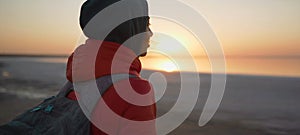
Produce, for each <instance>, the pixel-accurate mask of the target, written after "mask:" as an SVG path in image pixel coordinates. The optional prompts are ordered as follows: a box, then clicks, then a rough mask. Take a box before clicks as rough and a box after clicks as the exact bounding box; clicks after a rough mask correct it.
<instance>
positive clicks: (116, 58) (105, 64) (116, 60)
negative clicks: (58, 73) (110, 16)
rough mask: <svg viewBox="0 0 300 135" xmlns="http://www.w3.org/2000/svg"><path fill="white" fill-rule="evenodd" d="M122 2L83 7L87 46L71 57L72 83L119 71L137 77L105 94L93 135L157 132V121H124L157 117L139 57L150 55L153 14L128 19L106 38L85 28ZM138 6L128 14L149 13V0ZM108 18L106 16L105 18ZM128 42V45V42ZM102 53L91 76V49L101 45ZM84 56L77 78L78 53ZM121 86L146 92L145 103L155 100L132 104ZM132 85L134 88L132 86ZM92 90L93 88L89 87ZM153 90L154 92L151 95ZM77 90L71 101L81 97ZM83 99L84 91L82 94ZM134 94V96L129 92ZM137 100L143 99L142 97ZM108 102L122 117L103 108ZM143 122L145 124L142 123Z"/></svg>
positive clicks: (99, 0) (95, 1)
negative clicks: (142, 76) (120, 92)
mask: <svg viewBox="0 0 300 135" xmlns="http://www.w3.org/2000/svg"><path fill="white" fill-rule="evenodd" d="M116 2H118V0H88V1H86V2H85V3H84V4H83V5H82V8H81V14H80V26H81V28H82V30H83V31H84V34H85V35H86V36H87V37H88V39H87V41H86V43H85V44H84V45H81V46H79V47H78V48H77V49H76V51H75V53H73V54H72V55H71V56H70V57H69V60H68V64H67V79H68V80H69V81H71V82H73V83H74V82H76V81H77V82H82V81H89V80H91V79H92V78H93V77H95V78H96V79H97V78H103V77H105V76H111V75H116V74H130V75H133V76H135V77H133V78H130V79H129V82H130V85H131V86H128V84H127V83H126V82H128V79H124V80H121V81H118V82H117V83H116V84H114V86H110V87H109V88H108V89H107V90H106V92H105V93H104V94H103V95H102V99H100V100H99V101H98V103H97V104H96V106H95V108H94V110H93V114H92V116H91V119H92V121H93V123H92V126H91V134H92V135H104V134H120V135H121V134H124V135H129V134H130V135H135V134H136V135H141V134H143V135H145V134H146V135H148V134H149V135H153V134H156V131H155V130H156V129H155V122H154V121H153V122H152V124H148V125H147V126H139V125H132V124H130V122H128V123H127V122H124V121H122V118H125V119H128V120H129V121H150V120H155V118H156V105H155V103H154V94H153V90H152V89H151V86H150V84H149V82H148V81H146V80H144V79H142V78H140V77H139V76H140V74H139V73H140V71H141V62H140V61H139V57H143V56H146V54H147V48H148V47H149V39H150V37H151V36H152V35H153V33H152V32H151V30H150V28H149V19H150V18H149V17H148V16H143V17H138V18H133V19H130V20H127V21H126V22H124V23H122V24H120V25H119V26H118V27H116V28H115V29H113V30H112V31H111V32H110V33H109V34H108V35H107V36H106V37H105V39H104V40H102V39H101V38H99V37H98V35H97V34H91V33H93V32H88V31H85V27H86V26H87V25H88V23H89V21H91V20H92V18H93V17H94V16H96V14H98V13H99V12H101V11H102V10H104V9H105V8H106V7H108V6H111V5H112V4H114V3H116ZM135 2H136V3H135V4H137V5H140V7H139V8H140V9H143V11H138V10H137V9H136V8H126V9H129V10H126V11H125V12H126V14H128V16H130V15H132V14H135V12H146V13H147V14H148V7H147V6H148V5H147V2H146V1H143V0H136V1H135ZM104 19H105V18H104ZM96 23H97V24H99V25H103V22H102V21H101V19H100V20H99V21H96ZM94 30H96V31H97V32H95V33H98V32H102V29H101V28H98V27H96V28H95V29H94ZM141 33H143V34H142V36H139V37H141V38H137V40H136V41H135V42H128V40H130V39H131V38H133V37H134V36H137V35H138V34H141ZM125 42H126V44H125ZM99 46H100V48H99V50H98V54H97V57H96V61H95V74H94V76H91V75H88V74H89V73H91V72H90V71H87V69H89V68H86V66H89V65H90V64H87V62H86V61H85V60H86V59H87V55H89V51H91V50H93V49H95V48H97V47H99ZM75 54H76V56H77V57H76V58H79V59H80V56H83V57H86V58H85V60H82V61H80V60H76V61H77V62H76V63H75V66H76V69H75V70H76V74H77V75H76V77H74V76H73V75H74V62H73V61H74V55H75ZM117 87H118V88H121V91H123V92H124V91H131V90H134V91H135V92H137V93H138V94H141V95H146V94H148V95H149V96H146V98H145V97H144V98H143V101H141V102H149V103H150V102H152V104H148V105H137V104H132V103H130V102H129V101H127V100H126V99H124V97H122V96H120V95H119V93H118V91H117V89H116V88H117ZM131 87H132V89H131ZM86 92H89V90H86ZM149 93H150V94H149ZM76 95H77V94H75V91H71V92H70V93H69V94H68V95H67V97H68V98H69V99H71V100H77V98H76ZM78 96H79V98H80V94H78ZM129 96H130V95H129ZM136 102H139V101H138V100H137V101H136ZM104 104H106V105H107V106H108V107H109V108H110V109H111V110H112V111H113V112H114V113H116V114H117V115H118V116H120V118H118V117H117V118H116V117H113V118H112V117H107V115H106V114H105V113H106V112H105V111H104V110H105V109H104V108H103V106H104ZM97 122H99V123H105V127H103V126H102V127H101V124H98V123H97ZM141 125H142V124H141ZM102 128H110V130H107V131H103V130H102ZM108 132H109V133H108Z"/></svg>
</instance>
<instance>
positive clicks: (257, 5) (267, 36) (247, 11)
mask: <svg viewBox="0 0 300 135" xmlns="http://www.w3.org/2000/svg"><path fill="white" fill-rule="evenodd" d="M182 1H184V2H187V3H188V4H190V5H192V6H193V7H194V8H195V9H196V10H198V11H199V12H201V13H202V14H203V15H204V16H205V17H206V18H207V21H208V22H209V23H210V25H211V26H212V28H213V30H214V31H215V32H216V34H217V36H218V38H219V39H220V42H221V44H222V47H223V48H224V51H225V54H226V55H299V54H300V25H299V24H300V14H299V13H300V1H299V0H264V1H261V0H244V1H240V0H226V2H224V1H223V0H213V1H202V0H197V1H196V0H182ZM82 2H83V0H80V1H74V0H64V1H61V0H43V1H36V0H26V1H20V0H9V1H0V11H1V12H0V17H1V26H0V28H1V31H0V53H6V54H9V53H14V54H15V53H17V54H69V53H70V52H71V51H72V50H73V49H74V47H75V46H76V45H77V41H78V38H79V37H80V34H81V31H80V28H79V24H78V16H79V9H80V6H81V4H82ZM191 21H193V20H191ZM151 23H152V25H151V27H152V29H153V31H154V32H162V31H164V32H166V33H170V34H171V35H170V36H173V37H174V38H176V39H178V40H179V41H182V42H183V43H184V44H186V47H187V48H188V49H189V50H192V51H195V50H197V51H198V52H195V55H196V54H202V53H200V51H199V50H201V48H200V49H199V48H197V47H199V45H198V44H199V43H198V42H197V41H196V40H195V39H193V37H192V35H191V34H189V33H188V32H187V31H185V30H184V29H181V28H180V27H179V26H177V25H175V24H174V23H172V22H163V21H162V20H159V19H155V18H153V19H152V22H151ZM168 27H170V28H168ZM178 27H179V28H178ZM154 40H163V39H159V37H154ZM160 42H162V41H160ZM165 43H168V42H165ZM202 49H203V48H202ZM202 52H204V51H203V50H202ZM175 53H176V54H178V55H180V51H178V52H176V51H175Z"/></svg>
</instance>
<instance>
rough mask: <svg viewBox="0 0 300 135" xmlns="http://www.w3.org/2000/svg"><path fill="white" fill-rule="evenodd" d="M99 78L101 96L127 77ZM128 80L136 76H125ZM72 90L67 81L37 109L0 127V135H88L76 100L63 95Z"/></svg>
mask: <svg viewBox="0 0 300 135" xmlns="http://www.w3.org/2000/svg"><path fill="white" fill-rule="evenodd" d="M113 76H114V80H112V79H111V76H103V77H100V78H98V79H97V80H96V82H97V86H98V90H99V92H100V94H101V95H102V94H103V93H104V92H105V91H106V90H107V89H108V88H109V87H111V86H112V84H113V83H114V82H116V81H119V80H122V79H126V78H128V75H127V74H126V75H122V74H117V75H113ZM129 77H130V78H133V77H136V76H134V75H129ZM72 90H73V85H72V83H70V82H67V83H66V84H65V86H64V87H63V88H62V89H61V90H60V92H59V93H58V94H57V95H56V96H53V97H50V98H48V99H45V100H44V101H43V102H42V103H41V104H39V105H38V106H36V107H34V108H32V109H29V110H28V111H26V112H25V113H23V114H21V115H19V116H17V117H16V118H15V119H13V120H12V121H11V122H9V123H8V124H6V125H3V126H0V135H88V134H90V124H91V123H90V121H89V120H88V119H87V118H86V116H85V115H84V113H83V112H82V110H81V108H80V106H79V104H78V102H77V101H76V100H70V99H68V98H67V97H66V96H67V94H68V93H69V92H70V91H72Z"/></svg>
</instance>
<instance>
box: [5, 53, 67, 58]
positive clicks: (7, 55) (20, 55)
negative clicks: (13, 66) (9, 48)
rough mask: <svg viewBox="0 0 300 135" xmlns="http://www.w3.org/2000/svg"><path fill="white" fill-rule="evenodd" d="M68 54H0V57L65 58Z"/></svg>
mask: <svg viewBox="0 0 300 135" xmlns="http://www.w3.org/2000/svg"><path fill="white" fill-rule="evenodd" d="M68 56H69V55H64V54H62V55H53V54H0V57H40V58H46V57H51V58H67V57H68Z"/></svg>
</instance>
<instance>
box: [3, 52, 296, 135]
mask: <svg viewBox="0 0 300 135" xmlns="http://www.w3.org/2000/svg"><path fill="white" fill-rule="evenodd" d="M65 68H66V64H65V63H63V62H60V63H59V62H53V61H43V60H40V59H38V58H36V59H35V58H6V57H1V58H0V73H1V76H0V108H1V110H0V125H2V124H5V123H7V122H8V121H9V120H11V119H13V118H14V117H15V116H17V115H18V114H20V113H22V112H24V111H25V110H27V109H29V108H31V107H33V106H35V105H37V104H38V103H39V102H41V101H42V100H43V99H45V98H47V97H50V96H52V95H55V94H56V93H57V92H58V90H59V89H60V87H62V86H63V84H64V83H65V82H66V79H65ZM155 72H158V71H153V70H143V71H142V73H141V74H142V76H143V77H144V78H149V76H150V75H151V74H153V73H155ZM160 73H161V74H162V75H164V76H165V78H166V80H167V82H168V85H167V89H166V91H165V93H164V95H163V97H162V98H161V99H160V100H159V101H158V102H157V110H158V117H162V116H164V115H165V114H166V113H167V112H168V111H169V110H170V109H171V108H172V107H173V105H174V104H175V103H176V101H177V98H178V95H179V94H180V93H179V92H180V91H187V90H181V89H180V74H179V73H177V72H172V73H168V72H160ZM184 74H186V75H189V74H193V75H194V74H197V75H199V77H200V88H199V95H198V100H197V103H196V105H195V107H194V108H193V111H192V112H191V114H190V115H189V116H188V118H187V119H186V120H185V121H184V122H183V123H182V124H181V125H180V126H179V127H178V128H176V129H175V130H173V131H172V132H170V133H169V134H171V135H173V134H174V135H185V134H188V135H214V134H221V135H241V134H243V135H297V134H300V126H299V125H300V114H299V112H300V107H299V106H298V104H299V102H300V98H299V95H300V78H298V77H281V76H257V75H232V74H229V75H227V81H226V87H225V93H224V96H223V99H222V102H221V104H220V107H219V109H218V110H217V112H216V114H215V115H214V117H213V118H212V120H211V121H209V123H208V124H206V125H205V126H203V127H199V126H198V120H199V117H200V114H201V112H202V111H203V107H204V104H205V102H206V99H207V96H208V93H209V91H210V84H211V81H210V80H211V75H210V74H205V73H200V74H199V73H184ZM160 128H163V127H158V129H160Z"/></svg>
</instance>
